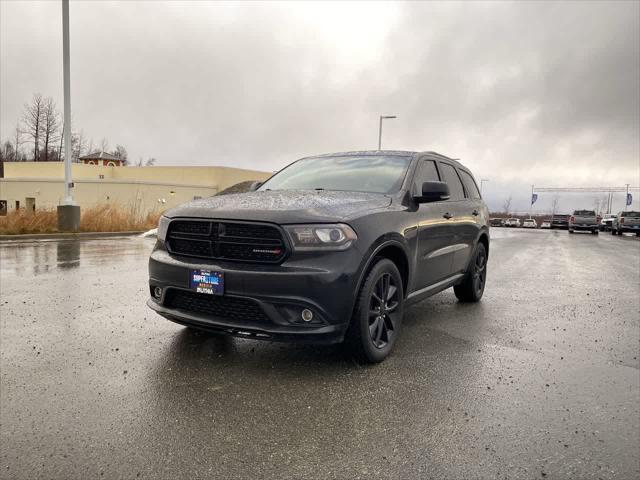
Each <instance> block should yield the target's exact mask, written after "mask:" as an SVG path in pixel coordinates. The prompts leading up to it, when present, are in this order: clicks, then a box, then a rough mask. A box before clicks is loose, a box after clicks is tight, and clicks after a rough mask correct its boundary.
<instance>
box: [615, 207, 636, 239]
mask: <svg viewBox="0 0 640 480" xmlns="http://www.w3.org/2000/svg"><path fill="white" fill-rule="evenodd" d="M625 232H629V233H635V234H636V236H640V212H634V211H630V212H620V213H618V216H617V217H616V218H615V219H614V220H613V224H612V225H611V235H616V234H617V235H622V234H623V233H625Z"/></svg>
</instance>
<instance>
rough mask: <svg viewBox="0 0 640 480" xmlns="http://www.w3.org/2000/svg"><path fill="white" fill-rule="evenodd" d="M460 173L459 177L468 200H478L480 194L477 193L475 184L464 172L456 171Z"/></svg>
mask: <svg viewBox="0 0 640 480" xmlns="http://www.w3.org/2000/svg"><path fill="white" fill-rule="evenodd" d="M458 171H459V172H460V177H461V178H462V183H464V188H465V189H466V190H467V193H468V194H469V197H470V198H473V199H474V200H475V199H478V198H480V192H479V191H478V186H477V185H476V182H475V181H474V180H473V177H472V176H471V175H469V174H468V173H467V172H465V171H464V170H458Z"/></svg>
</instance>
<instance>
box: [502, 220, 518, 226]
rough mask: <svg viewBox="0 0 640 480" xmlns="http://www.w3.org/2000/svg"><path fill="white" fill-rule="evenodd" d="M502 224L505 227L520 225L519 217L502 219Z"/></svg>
mask: <svg viewBox="0 0 640 480" xmlns="http://www.w3.org/2000/svg"><path fill="white" fill-rule="evenodd" d="M504 226H505V227H519V226H520V219H519V218H507V219H506V220H505V221H504Z"/></svg>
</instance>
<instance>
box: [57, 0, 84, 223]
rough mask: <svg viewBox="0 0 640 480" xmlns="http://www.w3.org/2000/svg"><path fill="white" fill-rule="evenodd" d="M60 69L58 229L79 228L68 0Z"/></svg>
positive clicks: (65, 5)
mask: <svg viewBox="0 0 640 480" xmlns="http://www.w3.org/2000/svg"><path fill="white" fill-rule="evenodd" d="M62 70H63V87H64V124H63V136H64V200H63V201H62V205H58V230H60V231H62V232H77V231H78V230H79V229H80V206H79V205H77V204H76V203H75V202H74V201H73V194H72V191H71V189H72V188H73V179H72V177H71V93H70V92H71V87H70V82H71V80H70V78H69V77H70V67H69V0H62Z"/></svg>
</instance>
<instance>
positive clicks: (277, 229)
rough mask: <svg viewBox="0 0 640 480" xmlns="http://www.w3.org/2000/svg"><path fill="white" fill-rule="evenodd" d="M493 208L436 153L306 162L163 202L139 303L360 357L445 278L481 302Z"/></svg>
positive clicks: (193, 322) (372, 354) (201, 324)
mask: <svg viewBox="0 0 640 480" xmlns="http://www.w3.org/2000/svg"><path fill="white" fill-rule="evenodd" d="M488 221H489V214H488V211H487V207H486V205H485V203H484V201H483V200H482V198H481V197H480V193H479V190H478V186H477V184H476V182H475V180H474V179H473V176H472V174H471V172H470V171H469V170H468V169H467V168H465V167H464V166H462V165H461V164H460V163H459V162H457V161H456V160H452V159H450V158H447V157H445V156H443V155H439V154H437V153H433V152H422V153H420V152H404V151H374V152H347V153H336V154H330V155H320V156H316V157H309V158H303V159H301V160H298V161H297V162H294V163H292V164H291V165H289V166H287V167H285V168H284V169H282V170H281V171H279V172H278V173H276V174H275V175H273V176H272V177H271V178H270V179H268V180H267V181H266V182H264V184H262V185H259V186H258V187H257V189H256V190H255V191H252V192H249V193H241V194H233V195H224V196H214V197H211V198H207V199H202V200H196V201H194V202H191V203H188V204H185V205H183V206H179V207H177V208H174V209H172V210H169V211H168V212H166V213H165V214H164V216H163V217H162V218H161V220H160V224H159V227H158V241H157V244H156V246H155V248H154V250H153V252H152V254H151V258H150V260H149V277H150V278H149V286H150V293H151V298H150V300H149V301H148V305H149V307H151V308H152V309H153V310H155V311H156V312H158V313H159V314H160V315H162V316H164V317H166V318H168V319H169V320H172V321H174V322H177V323H180V324H183V325H187V326H190V327H195V328H201V329H206V330H209V331H213V332H218V333H223V334H230V335H236V336H241V337H248V338H256V339H267V340H285V341H312V342H320V343H335V342H342V341H345V342H346V344H347V345H348V347H349V349H350V350H351V351H352V352H353V353H354V354H355V355H356V356H357V357H359V358H360V359H362V360H364V361H368V362H379V361H381V360H383V359H384V358H385V357H386V356H387V355H388V354H389V352H390V350H391V349H392V347H393V345H394V343H395V341H396V339H397V337H398V334H399V332H400V328H401V325H402V317H403V313H404V308H405V307H406V306H407V305H408V304H409V303H412V302H416V301H419V300H422V299H424V298H426V297H428V296H430V295H433V294H435V293H437V292H440V291H442V290H444V289H446V288H449V287H453V288H454V291H455V294H456V296H457V297H458V299H459V300H461V301H464V302H477V301H478V300H480V298H481V297H482V294H483V291H484V286H485V281H486V275H487V258H488V255H489V227H488Z"/></svg>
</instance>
